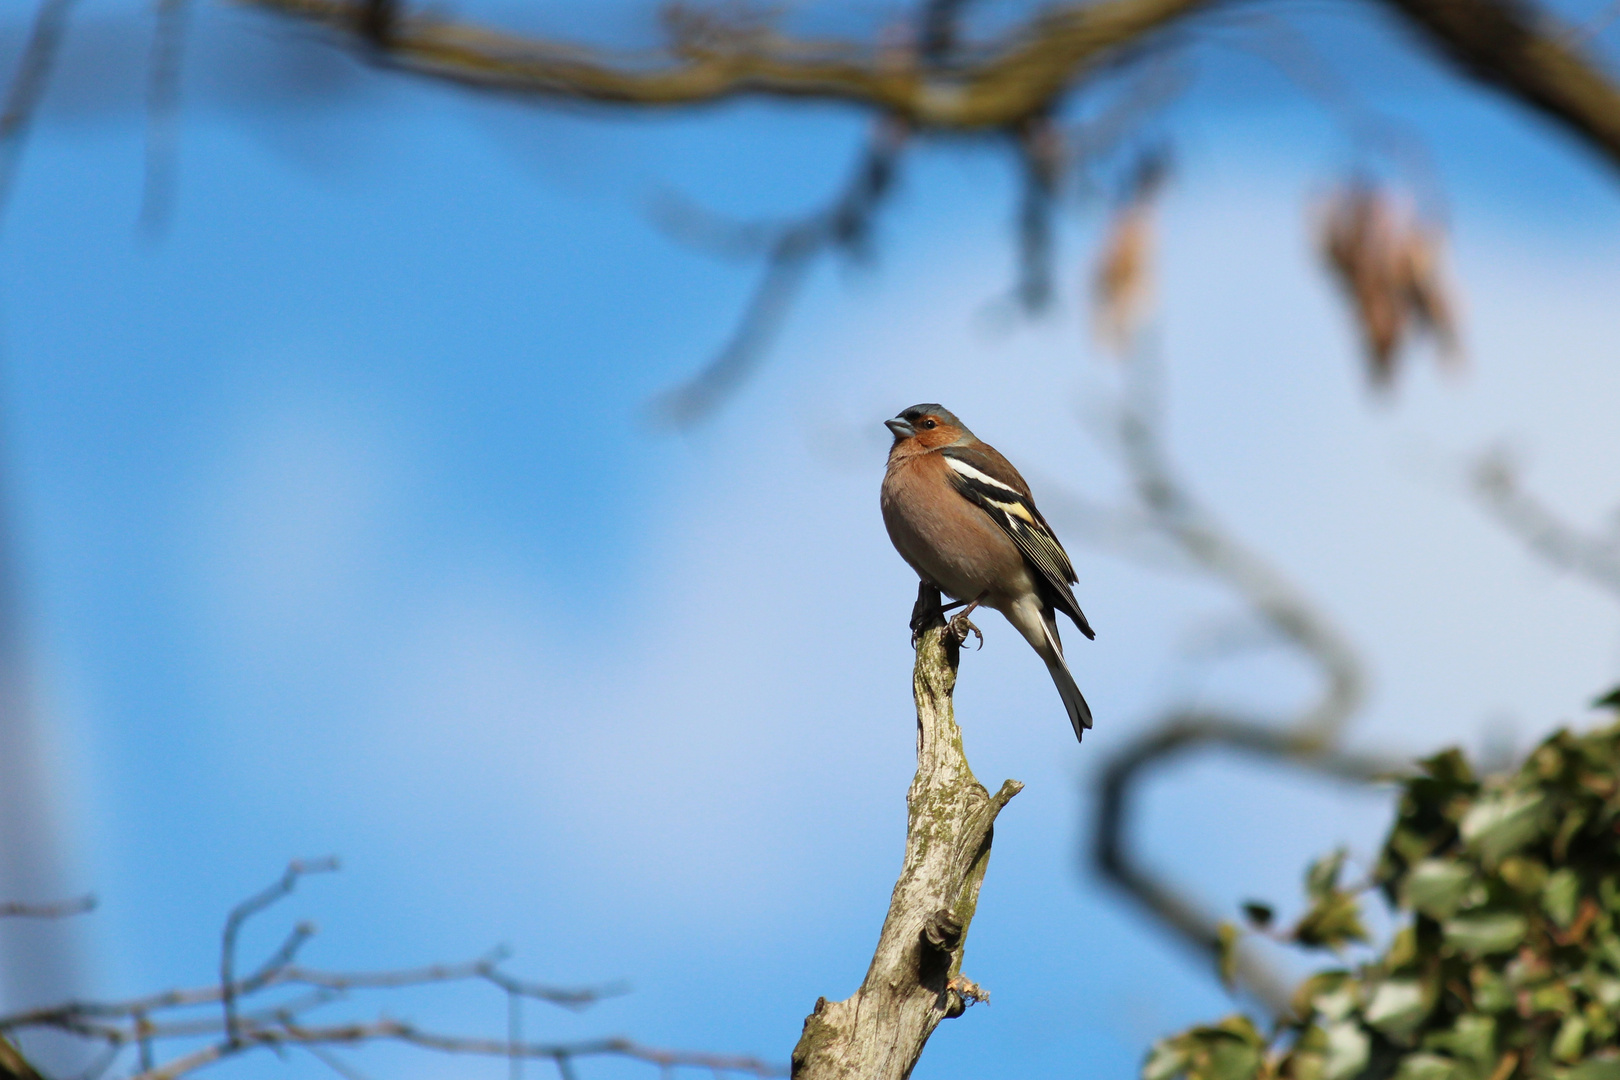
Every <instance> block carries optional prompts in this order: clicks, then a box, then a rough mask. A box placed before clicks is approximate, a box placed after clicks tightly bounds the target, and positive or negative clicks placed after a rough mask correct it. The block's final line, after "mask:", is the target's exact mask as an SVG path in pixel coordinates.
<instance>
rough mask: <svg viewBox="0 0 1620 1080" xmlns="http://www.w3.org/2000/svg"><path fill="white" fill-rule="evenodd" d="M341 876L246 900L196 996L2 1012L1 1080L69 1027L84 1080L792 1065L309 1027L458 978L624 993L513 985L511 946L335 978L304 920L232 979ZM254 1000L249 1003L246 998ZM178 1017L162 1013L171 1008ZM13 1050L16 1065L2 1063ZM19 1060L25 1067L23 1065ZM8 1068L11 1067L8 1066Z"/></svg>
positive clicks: (576, 1001)
mask: <svg viewBox="0 0 1620 1080" xmlns="http://www.w3.org/2000/svg"><path fill="white" fill-rule="evenodd" d="M334 869H336V862H335V860H331V859H318V860H309V861H303V862H294V863H292V864H290V865H289V866H288V868H287V870H286V872H285V873H284V874H283V875H282V876H281V878H279V879H278V880H277V881H276V882H275V883H274V884H272V885H270V886H269V887H268V888H265V889H263V890H261V891H259V892H258V893H256V894H254V895H253V896H251V897H249V898H248V899H247V900H244V901H243V902H242V903H240V904H238V905H237V906H236V907H235V908H233V909H232V911H231V913H230V917H229V918H228V920H227V922H226V931H225V941H224V945H223V948H222V956H221V981H220V982H218V983H211V984H208V985H206V986H200V987H194V988H190V989H175V990H166V991H163V992H161V993H157V994H148V995H145V996H143V997H138V998H131V999H128V1000H124V1001H112V1002H78V1001H70V1002H66V1003H63V1004H59V1005H54V1006H50V1007H46V1008H37V1009H31V1010H28V1011H25V1012H20V1013H16V1014H13V1015H10V1016H0V1080H39V1078H38V1077H37V1076H36V1075H35V1074H34V1073H32V1072H31V1071H24V1069H25V1067H26V1064H27V1063H26V1062H25V1061H23V1060H22V1058H21V1056H20V1055H16V1054H15V1048H14V1047H13V1046H12V1044H11V1043H10V1042H8V1041H7V1038H8V1037H9V1036H10V1035H11V1034H13V1033H15V1032H18V1031H25V1030H29V1029H46V1030H54V1031H59V1032H63V1033H65V1034H68V1035H73V1036H77V1037H79V1038H82V1039H87V1040H90V1041H92V1042H99V1043H101V1044H102V1054H101V1055H100V1057H99V1058H98V1059H97V1060H96V1062H95V1063H93V1064H92V1066H91V1068H90V1069H89V1070H87V1072H86V1073H85V1075H84V1076H82V1077H79V1078H77V1080H96V1078H97V1077H99V1076H100V1075H101V1074H103V1073H105V1072H106V1070H107V1069H108V1068H110V1067H111V1066H112V1065H113V1063H114V1062H115V1060H116V1059H117V1058H118V1056H119V1055H120V1054H121V1053H122V1051H123V1050H124V1049H125V1048H127V1047H129V1046H131V1045H133V1046H135V1047H137V1048H138V1051H139V1059H138V1061H139V1064H138V1070H137V1073H136V1076H137V1077H138V1078H139V1080H173V1078H176V1077H180V1076H184V1075H186V1074H188V1073H191V1072H194V1071H196V1070H198V1069H201V1068H203V1067H205V1066H207V1065H211V1064H214V1063H215V1062H219V1061H223V1060H226V1059H228V1058H233V1057H237V1056H239V1055H241V1054H245V1053H248V1052H251V1051H254V1050H260V1049H271V1050H275V1051H278V1052H279V1051H281V1050H284V1049H287V1048H297V1049H303V1050H308V1051H309V1052H310V1053H311V1054H312V1055H313V1056H315V1057H316V1058H318V1059H319V1060H321V1061H322V1062H324V1063H325V1064H327V1065H328V1066H329V1067H330V1068H332V1069H334V1070H335V1071H337V1072H339V1073H340V1074H341V1075H343V1076H345V1078H346V1080H355V1073H354V1070H352V1069H351V1068H349V1066H348V1065H347V1064H346V1063H345V1062H343V1061H342V1060H341V1059H340V1058H337V1057H336V1056H334V1055H333V1054H332V1053H331V1049H332V1048H333V1047H340V1046H355V1045H360V1044H364V1043H369V1042H378V1041H391V1042H402V1043H407V1044H410V1045H413V1046H419V1047H423V1048H425V1049H430V1050H436V1051H440V1052H444V1053H455V1054H475V1055H482V1056H489V1057H505V1058H507V1059H509V1060H511V1061H514V1062H518V1061H522V1060H527V1059H547V1060H551V1061H553V1062H555V1063H556V1064H557V1066H558V1069H559V1070H560V1071H562V1072H563V1073H565V1074H567V1073H569V1071H570V1069H571V1066H570V1064H569V1062H570V1061H571V1060H572V1059H574V1058H579V1057H602V1056H611V1057H621V1058H628V1059H631V1060H635V1061H640V1062H644V1063H646V1064H649V1065H654V1066H656V1067H658V1068H659V1069H660V1070H662V1071H665V1072H667V1071H669V1070H673V1069H676V1068H692V1069H704V1070H708V1071H709V1072H712V1073H714V1074H715V1075H716V1076H721V1075H724V1074H730V1073H743V1074H749V1075H754V1076H761V1077H765V1076H779V1075H782V1074H783V1073H784V1072H785V1070H784V1069H782V1068H780V1067H778V1066H775V1065H772V1064H770V1063H768V1062H765V1061H762V1060H760V1059H758V1058H753V1057H746V1056H739V1055H726V1054H711V1053H704V1052H697V1051H687V1050H669V1049H663V1048H659V1047H651V1046H645V1045H642V1044H641V1043H637V1042H634V1041H632V1040H630V1039H624V1038H603V1039H587V1040H582V1041H577V1042H566V1043H542V1042H528V1041H525V1040H523V1039H522V1038H520V1037H518V1035H519V1034H520V1033H519V1032H518V1031H517V1030H515V1029H513V1028H509V1037H508V1038H506V1039H488V1038H482V1037H477V1036H462V1035H450V1034H445V1033H442V1032H436V1031H431V1030H427V1029H425V1028H422V1027H419V1026H417V1025H414V1024H411V1023H408V1022H404V1021H397V1020H392V1019H389V1018H386V1017H381V1018H378V1019H375V1020H355V1021H349V1022H341V1023H326V1024H321V1025H312V1024H309V1023H306V1022H305V1019H304V1018H305V1017H306V1015H307V1014H309V1013H311V1012H312V1011H314V1010H316V1009H320V1008H323V1007H325V1006H328V1005H332V1004H334V1003H337V1002H340V1001H342V1000H344V999H345V998H346V996H347V995H348V994H349V993H350V992H352V991H357V990H391V989H400V988H405V987H416V986H427V985H434V984H443V983H454V982H486V983H489V984H490V985H491V986H493V987H495V988H497V989H499V990H500V991H502V992H503V993H505V994H506V995H507V999H508V1002H509V1003H510V1002H516V1001H521V1000H522V999H525V998H533V999H535V1000H541V1001H547V1002H550V1003H552V1004H556V1005H561V1006H563V1007H565V1008H573V1009H578V1008H581V1007H583V1006H585V1005H588V1004H590V1003H592V1002H594V1001H597V1000H600V999H601V998H603V997H606V996H609V995H612V994H617V993H622V992H624V988H623V987H622V986H607V987H601V988H561V987H554V986H550V985H547V984H544V983H539V982H534V981H531V980H527V979H520V978H517V977H515V976H513V975H511V974H509V973H507V972H506V971H503V970H501V968H500V964H501V962H502V960H504V959H505V953H504V951H496V952H494V953H491V954H489V955H488V956H484V957H481V958H479V959H477V960H471V961H466V962H463V963H458V964H435V965H431V966H428V967H420V968H401V969H394V970H385V971H372V972H333V971H323V970H320V969H316V968H306V967H300V966H298V965H297V964H295V963H293V960H294V959H295V957H296V956H297V954H298V952H299V950H300V949H301V948H302V947H303V945H304V944H305V943H306V942H307V941H308V940H309V939H310V937H311V936H312V935H313V934H314V927H313V926H312V925H310V924H309V923H299V924H298V925H296V926H295V927H294V928H293V930H292V931H291V932H290V933H289V934H288V935H287V936H286V938H284V939H283V941H282V943H281V945H280V946H279V947H278V948H277V949H276V950H275V951H274V952H273V953H272V954H271V955H270V956H269V958H268V959H266V960H265V962H264V963H263V964H261V965H260V966H259V967H258V968H257V969H256V970H255V971H254V972H253V973H252V974H251V975H249V976H247V977H246V978H237V977H236V975H235V967H236V962H235V947H236V936H237V934H238V933H239V931H240V929H241V927H242V925H243V924H244V923H245V922H246V921H247V920H248V919H250V918H252V917H253V916H254V915H256V914H258V913H259V912H261V911H263V910H264V909H265V908H267V907H269V906H271V905H272V904H274V903H275V902H276V901H277V900H280V899H281V898H283V897H285V896H286V895H287V894H288V893H290V892H291V891H292V890H293V888H294V887H295V886H296V884H297V882H298V880H299V878H300V877H302V876H303V875H304V874H309V873H319V872H323V871H329V870H334ZM278 989H281V990H287V989H294V990H302V991H303V992H301V993H294V994H293V995H292V996H286V995H285V994H283V995H279V996H278V995H276V994H274V993H273V991H276V990H278ZM249 1001H251V1002H253V1006H252V1007H251V1008H245V1007H243V1004H242V1003H243V1002H249ZM212 1005H223V1006H224V1007H223V1008H221V1009H218V1010H209V1011H207V1012H206V1013H204V1014H202V1015H187V1014H186V1012H185V1010H191V1009H195V1008H196V1007H198V1006H204V1007H206V1006H212ZM177 1010H179V1011H180V1012H179V1014H178V1015H177V1016H174V1018H167V1017H169V1016H170V1015H173V1014H175V1013H176V1011H177ZM199 1038H203V1039H208V1040H211V1041H210V1042H209V1043H208V1044H207V1045H205V1046H202V1047H198V1048H196V1049H193V1050H191V1051H190V1052H188V1053H185V1054H182V1055H180V1056H178V1057H174V1058H171V1059H170V1060H167V1061H161V1062H160V1061H159V1060H158V1055H157V1053H156V1052H155V1049H154V1047H155V1045H156V1044H158V1043H161V1042H164V1041H166V1040H177V1039H183V1040H188V1041H189V1042H190V1043H192V1044H193V1045H194V1044H195V1041H196V1040H197V1039H199ZM8 1054H11V1055H13V1056H15V1057H16V1062H12V1061H10V1059H9V1058H8V1057H7V1055H8ZM17 1063H21V1064H17ZM8 1070H9V1071H8Z"/></svg>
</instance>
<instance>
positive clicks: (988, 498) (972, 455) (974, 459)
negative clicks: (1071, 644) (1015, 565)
mask: <svg viewBox="0 0 1620 1080" xmlns="http://www.w3.org/2000/svg"><path fill="white" fill-rule="evenodd" d="M940 456H941V457H943V458H944V459H945V464H946V465H948V466H950V479H951V485H952V486H953V487H955V488H956V490H957V491H958V492H959V493H960V494H961V495H962V496H963V497H964V498H966V499H968V500H970V501H971V502H972V503H973V504H974V505H975V506H977V507H979V509H981V510H983V511H984V512H985V513H987V514H989V515H990V518H991V520H993V521H994V522H995V523H996V524H997V525H999V526H1001V527H1002V529H1004V530H1005V531H1006V533H1007V535H1008V536H1010V537H1012V541H1013V543H1014V544H1017V545H1018V550H1019V551H1020V552H1021V553H1022V554H1023V556H1024V558H1025V559H1027V560H1029V563H1030V565H1031V566H1033V567H1034V568H1035V569H1036V570H1038V571H1039V572H1040V575H1041V577H1042V578H1044V579H1045V580H1046V583H1047V584H1048V585H1050V586H1051V587H1052V592H1053V594H1054V596H1055V598H1056V600H1057V606H1058V607H1059V608H1060V609H1062V611H1063V612H1064V613H1065V614H1067V615H1068V616H1069V617H1070V618H1072V619H1074V624H1075V625H1076V626H1078V627H1079V628H1080V632H1081V633H1082V634H1084V635H1086V637H1088V638H1094V637H1096V636H1097V635H1096V634H1095V633H1093V632H1092V629H1091V625H1090V624H1089V623H1087V622H1086V616H1085V613H1084V612H1082V611H1081V610H1080V604H1079V602H1078V601H1077V600H1075V598H1074V592H1073V590H1071V589H1070V588H1069V585H1070V583H1071V582H1074V581H1076V580H1078V579H1077V578H1076V577H1075V576H1074V565H1073V564H1072V563H1070V562H1069V555H1068V553H1067V552H1066V551H1064V550H1063V545H1062V544H1060V543H1058V538H1057V537H1056V536H1054V535H1053V534H1052V527H1051V526H1050V525H1048V524H1047V523H1046V519H1045V518H1044V517H1042V516H1041V512H1040V511H1039V510H1037V509H1035V500H1034V499H1032V498H1031V497H1030V494H1029V485H1028V484H1025V483H1024V478H1023V477H1022V476H1019V475H1018V470H1017V469H1015V468H1013V466H1012V463H1011V462H1009V461H1008V460H1007V459H1006V458H1004V457H1002V456H1001V455H1000V454H999V453H997V452H996V451H995V450H993V449H991V448H990V447H988V446H986V445H984V444H983V443H979V444H977V445H969V446H947V447H945V449H944V450H942V451H940Z"/></svg>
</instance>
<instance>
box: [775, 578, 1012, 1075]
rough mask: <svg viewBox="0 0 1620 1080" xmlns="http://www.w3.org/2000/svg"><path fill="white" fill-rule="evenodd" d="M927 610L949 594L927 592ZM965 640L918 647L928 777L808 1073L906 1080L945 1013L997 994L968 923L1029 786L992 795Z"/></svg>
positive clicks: (913, 793)
mask: <svg viewBox="0 0 1620 1080" xmlns="http://www.w3.org/2000/svg"><path fill="white" fill-rule="evenodd" d="M917 603H918V605H919V608H920V609H922V610H933V611H935V612H937V611H938V609H939V603H940V599H939V591H938V590H937V589H933V588H930V587H928V586H921V587H919V589H918V597H917ZM958 660H959V651H958V643H957V641H956V638H955V636H954V635H952V634H949V633H948V632H947V631H946V629H945V623H944V620H943V619H941V618H938V617H936V618H934V619H933V621H932V622H931V623H930V624H929V625H928V626H927V627H926V628H925V629H924V630H923V632H922V634H921V636H920V638H919V640H918V644H917V664H916V668H915V670H914V672H913V675H912V690H913V693H914V695H915V697H916V702H917V775H916V777H915V778H914V779H913V780H912V782H911V790H910V791H908V792H907V793H906V806H907V808H908V815H907V826H906V855H905V861H904V863H903V864H902V866H901V870H900V878H899V880H898V881H896V882H895V886H894V894H893V896H892V897H891V898H890V901H889V913H888V916H887V917H886V918H885V919H884V920H883V931H882V933H881V934H880V935H879V937H878V946H877V951H876V952H875V953H874V954H873V956H872V964H871V966H870V967H869V968H868V969H867V972H866V978H865V980H864V981H862V983H861V986H860V989H858V990H856V991H855V993H854V994H853V995H852V996H850V997H849V998H847V999H845V1000H843V1001H833V1002H829V1001H828V1000H827V999H826V998H819V999H817V1001H816V1007H815V1011H814V1012H812V1013H811V1014H810V1015H809V1016H808V1017H807V1018H806V1019H805V1021H804V1033H803V1035H802V1036H800V1038H799V1045H798V1046H797V1047H795V1048H794V1050H793V1076H794V1077H795V1078H797V1080H902V1078H904V1077H906V1076H909V1075H910V1074H911V1070H912V1068H913V1067H914V1066H915V1065H916V1064H917V1059H918V1058H919V1057H921V1056H922V1051H923V1047H924V1046H925V1045H926V1044H927V1042H928V1037H929V1036H930V1035H932V1034H933V1032H934V1029H935V1028H936V1027H938V1026H939V1022H940V1021H941V1020H944V1019H947V1018H950V1017H954V1016H959V1015H960V1014H961V1013H962V1011H963V1009H965V1008H966V1007H967V1004H968V1002H969V1001H976V1000H981V999H983V998H984V997H985V996H986V995H985V994H984V993H983V991H981V990H980V989H979V988H978V987H977V986H975V985H974V984H973V983H971V982H969V981H968V980H966V979H964V978H963V977H962V974H961V969H962V953H963V951H964V949H965V948H966V943H967V933H968V926H969V924H970V923H972V921H973V915H974V912H975V910H976V909H977V907H978V903H979V886H980V884H981V883H982V882H983V881H984V873H985V870H986V868H987V867H988V866H989V862H990V842H991V837H992V833H993V826H994V824H995V820H996V815H997V814H999V813H1000V812H1001V809H1002V807H1004V806H1006V805H1007V802H1008V800H1009V799H1011V798H1012V797H1013V796H1014V795H1016V794H1018V793H1019V792H1020V791H1022V790H1023V787H1024V785H1023V784H1020V783H1019V782H1018V781H1016V780H1008V781H1006V782H1004V783H1003V784H1002V785H1001V790H999V791H997V792H996V793H995V794H994V795H991V794H990V793H989V792H988V791H986V790H985V788H984V786H983V785H982V784H980V783H979V781H978V780H976V779H975V778H974V776H973V771H972V769H970V768H969V767H968V761H967V756H966V754H965V753H964V752H963V749H962V731H961V729H960V728H959V727H957V725H956V717H955V712H954V709H953V708H952V705H951V692H952V690H953V689H954V688H955V686H956V668H957V663H958Z"/></svg>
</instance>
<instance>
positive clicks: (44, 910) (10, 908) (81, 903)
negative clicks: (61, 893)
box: [0, 894, 96, 919]
mask: <svg viewBox="0 0 1620 1080" xmlns="http://www.w3.org/2000/svg"><path fill="white" fill-rule="evenodd" d="M95 907H96V898H95V897H94V896H91V895H88V894H87V895H85V896H78V897H74V898H73V899H72V900H57V901H54V902H51V903H46V904H24V903H19V902H10V903H5V904H0V919H4V918H24V919H61V918H65V917H66V916H69V915H83V914H84V913H85V912H87V911H94V910H95Z"/></svg>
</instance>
